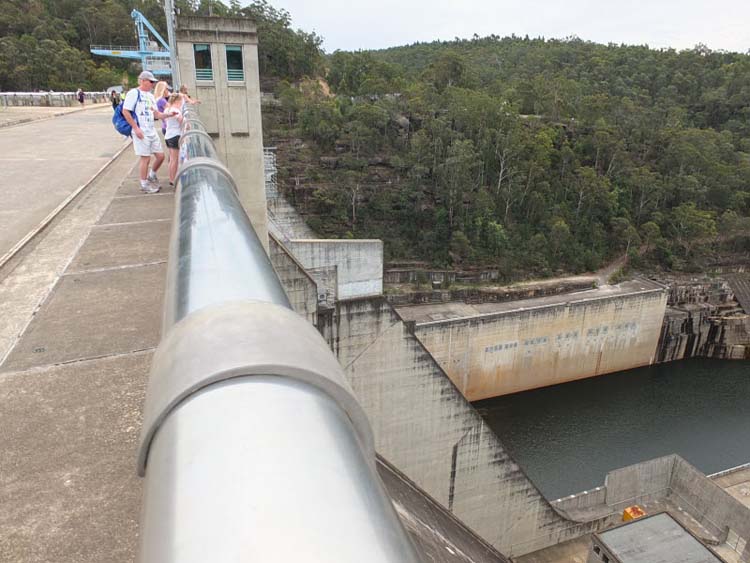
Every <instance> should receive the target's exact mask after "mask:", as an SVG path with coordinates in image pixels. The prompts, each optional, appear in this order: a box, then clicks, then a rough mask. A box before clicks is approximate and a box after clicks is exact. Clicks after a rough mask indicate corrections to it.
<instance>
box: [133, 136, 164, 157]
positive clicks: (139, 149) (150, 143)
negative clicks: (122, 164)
mask: <svg viewBox="0 0 750 563" xmlns="http://www.w3.org/2000/svg"><path fill="white" fill-rule="evenodd" d="M130 136H131V137H132V138H133V149H134V150H135V154H137V155H138V156H151V155H152V154H154V153H157V152H164V150H163V149H162V148H161V140H159V135H157V134H156V131H154V132H153V133H151V134H150V135H146V134H144V135H143V139H139V138H138V137H137V136H136V134H135V133H133V134H131V135H130Z"/></svg>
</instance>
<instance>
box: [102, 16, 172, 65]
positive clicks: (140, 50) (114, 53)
mask: <svg viewBox="0 0 750 563" xmlns="http://www.w3.org/2000/svg"><path fill="white" fill-rule="evenodd" d="M130 17H131V18H133V21H134V22H135V29H136V34H137V36H138V45H91V46H90V48H89V50H90V51H91V53H92V54H94V55H100V56H104V57H116V58H121V59H137V60H140V61H141V66H142V67H143V70H150V71H151V72H153V73H154V74H156V75H168V74H172V69H171V65H170V56H169V55H170V53H169V45H168V44H167V42H166V41H165V40H164V38H163V37H162V36H161V34H160V33H159V32H158V31H156V29H155V28H154V26H153V25H151V22H149V21H148V20H147V19H146V16H144V15H143V14H142V13H140V12H139V11H138V10H133V11H132V12H130ZM149 32H151V35H153V37H154V38H155V39H156V41H157V42H158V43H160V44H161V45H158V44H157V45H156V46H154V42H153V41H151V39H150V37H149Z"/></svg>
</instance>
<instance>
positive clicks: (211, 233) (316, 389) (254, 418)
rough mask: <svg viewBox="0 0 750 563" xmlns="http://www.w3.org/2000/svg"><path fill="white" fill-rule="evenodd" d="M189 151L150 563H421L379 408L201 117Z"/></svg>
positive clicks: (190, 132)
mask: <svg viewBox="0 0 750 563" xmlns="http://www.w3.org/2000/svg"><path fill="white" fill-rule="evenodd" d="M180 143H181V149H180V158H181V161H182V162H181V167H180V171H179V174H178V182H177V183H178V188H177V192H176V205H175V214H174V223H173V225H172V235H171V241H170V250H169V263H168V271H167V281H166V292H165V304H164V323H163V328H162V340H161V343H160V345H159V347H158V348H157V351H156V353H155V355H154V359H153V364H152V369H151V375H150V379H149V384H148V390H147V394H146V403H145V407H144V423H143V430H142V434H141V444H140V451H139V459H138V471H139V473H140V474H141V475H142V476H145V482H144V498H143V509H142V515H141V527H140V554H139V558H140V561H142V562H144V563H157V562H158V563H176V562H180V563H192V562H195V563H197V562H205V561H216V562H224V561H227V562H228V561H232V562H235V561H263V562H269V561H285V562H287V561H326V562H337V561H339V562H344V561H346V562H350V561H358V562H370V561H372V562H375V561H378V562H397V561H398V562H416V561H418V556H417V555H416V552H415V549H414V547H413V545H412V543H411V540H410V539H409V537H408V535H407V533H406V531H405V530H404V528H403V527H402V525H401V522H400V520H399V519H398V516H397V514H396V512H395V510H394V508H393V505H392V504H391V501H390V499H389V497H388V495H387V493H386V492H385V489H384V487H383V485H382V483H381V482H380V480H379V477H378V476H377V473H376V468H375V451H374V446H373V439H372V434H371V429H370V426H369V423H368V421H367V419H366V417H365V415H364V412H363V411H362V409H361V407H360V406H359V404H358V403H357V401H356V399H355V398H354V396H353V394H352V392H351V390H350V388H349V385H348V383H347V381H346V379H345V376H344V372H343V370H342V368H341V367H340V366H339V364H338V362H337V360H336V358H335V357H334V356H333V354H332V352H331V350H330V349H329V348H328V346H327V344H326V343H325V341H324V340H323V338H322V337H321V336H320V334H319V333H318V332H317V331H316V329H315V328H314V327H313V326H312V325H310V324H309V323H307V322H306V321H305V320H304V319H303V318H302V317H300V316H299V315H297V314H296V313H294V312H293V311H292V310H291V309H290V305H289V301H288V299H287V297H286V294H285V292H284V290H283V288H282V286H281V283H280V281H279V279H278V277H277V276H276V273H275V272H274V270H273V267H272V266H271V262H270V260H269V258H268V256H267V255H266V253H265V251H264V249H263V246H262V244H261V242H260V241H259V239H258V236H257V235H256V233H255V230H254V229H253V227H252V225H251V224H250V221H249V219H248V217H247V215H246V213H245V211H244V210H243V208H242V206H241V204H240V202H239V199H238V196H237V193H236V186H235V184H234V180H233V178H232V175H231V174H230V173H229V171H228V170H227V169H226V168H225V167H224V166H223V165H222V164H221V163H220V162H219V160H218V157H217V152H216V149H215V147H214V144H213V141H212V140H211V138H210V137H209V135H208V134H207V133H206V130H205V128H204V127H203V125H202V124H201V122H200V120H199V118H198V116H197V113H196V112H195V110H194V109H192V108H187V109H186V111H185V120H184V123H183V135H182V139H181V141H180Z"/></svg>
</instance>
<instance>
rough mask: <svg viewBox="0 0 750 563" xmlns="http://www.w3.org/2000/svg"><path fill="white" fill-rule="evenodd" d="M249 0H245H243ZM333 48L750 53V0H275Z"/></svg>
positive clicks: (298, 24) (296, 21) (327, 47)
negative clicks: (558, 47) (583, 44)
mask: <svg viewBox="0 0 750 563" xmlns="http://www.w3.org/2000/svg"><path fill="white" fill-rule="evenodd" d="M243 3H246V2H243ZM270 3H271V4H272V5H273V6H274V7H276V8H283V9H285V10H287V11H288V12H289V13H291V15H292V25H293V26H294V27H295V28H301V29H303V30H305V31H315V32H316V33H318V34H319V35H322V36H323V38H324V40H325V42H324V45H323V46H324V48H325V50H326V51H327V52H332V51H335V50H336V49H344V50H356V49H378V48H383V47H392V46H396V45H405V44H409V43H414V42H415V41H432V40H435V39H453V38H454V37H460V38H470V37H471V36H472V35H473V34H474V33H476V34H478V35H480V36H485V35H491V34H493V33H494V34H496V35H499V36H501V37H503V36H506V35H511V34H513V33H515V34H516V35H520V36H524V35H526V34H528V35H529V36H530V37H539V36H544V37H547V38H551V37H555V38H563V37H568V36H571V35H576V36H578V37H580V38H581V39H586V40H589V41H595V42H597V43H609V42H613V43H627V44H638V45H642V44H648V45H649V46H651V47H674V48H676V49H689V48H692V47H694V46H695V45H696V44H697V43H704V44H706V45H708V46H709V47H710V48H711V49H714V50H719V49H724V50H727V51H738V52H741V53H746V52H747V51H748V49H750V0H724V1H722V0H713V1H710V0H619V1H613V0H597V1H595V0H526V1H523V2H521V1H510V0H464V1H460V0H368V1H365V0H270Z"/></svg>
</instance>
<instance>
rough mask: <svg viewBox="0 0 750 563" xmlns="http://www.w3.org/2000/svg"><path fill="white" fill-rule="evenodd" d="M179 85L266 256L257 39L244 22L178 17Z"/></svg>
mask: <svg viewBox="0 0 750 563" xmlns="http://www.w3.org/2000/svg"><path fill="white" fill-rule="evenodd" d="M176 42H177V60H178V64H179V69H180V79H181V80H182V84H184V85H185V86H187V87H188V90H189V92H190V95H191V96H192V97H195V98H197V99H199V100H200V101H201V106H200V115H201V120H202V121H203V123H204V125H205V126H206V129H207V131H208V133H209V134H210V135H211V137H213V138H214V142H215V144H216V148H217V149H218V150H219V153H220V157H221V158H222V160H223V161H224V162H225V163H226V164H227V166H228V167H229V169H230V170H231V171H232V174H233V175H234V178H235V180H236V181H237V184H238V186H237V187H238V189H239V195H240V201H241V202H242V205H243V206H244V207H245V211H247V214H248V216H249V217H250V220H251V221H252V224H253V226H254V227H255V230H256V232H257V233H258V237H259V238H260V239H261V241H263V244H264V246H265V247H266V250H268V227H267V223H268V220H267V215H266V194H265V185H264V172H263V128H262V124H261V114H260V82H259V77H258V34H257V28H256V26H255V23H254V22H252V21H251V20H248V19H245V18H219V17H197V16H189V17H178V18H177V29H176Z"/></svg>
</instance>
